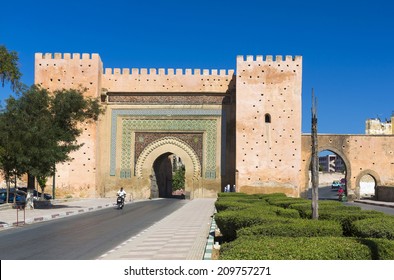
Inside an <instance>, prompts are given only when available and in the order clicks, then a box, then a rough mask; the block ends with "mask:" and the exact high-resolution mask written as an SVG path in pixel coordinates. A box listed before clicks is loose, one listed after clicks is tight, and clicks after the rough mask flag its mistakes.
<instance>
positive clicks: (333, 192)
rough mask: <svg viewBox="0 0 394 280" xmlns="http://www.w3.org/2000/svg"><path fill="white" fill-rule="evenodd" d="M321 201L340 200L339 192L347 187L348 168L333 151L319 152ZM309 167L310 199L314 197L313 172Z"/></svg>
mask: <svg viewBox="0 0 394 280" xmlns="http://www.w3.org/2000/svg"><path fill="white" fill-rule="evenodd" d="M318 156H319V199H322V200H323V199H333V200H334V199H338V190H339V188H340V187H342V188H343V189H344V191H345V193H347V191H346V189H347V188H346V187H347V184H346V183H347V181H346V178H347V166H346V162H345V160H344V159H343V158H342V157H341V156H340V155H339V154H337V153H335V152H334V151H332V150H329V149H326V150H321V151H320V152H319V155H318ZM311 167H312V166H311V165H310V166H309V189H308V198H311V197H312V191H311V188H312V182H311V181H312V180H311V178H312V172H311Z"/></svg>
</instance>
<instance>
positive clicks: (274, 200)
mask: <svg viewBox="0 0 394 280" xmlns="http://www.w3.org/2000/svg"><path fill="white" fill-rule="evenodd" d="M266 200H267V202H268V203H269V204H272V205H275V206H279V207H283V208H289V206H290V205H292V204H300V203H311V202H310V200H308V199H304V198H292V197H287V198H282V197H269V198H266Z"/></svg>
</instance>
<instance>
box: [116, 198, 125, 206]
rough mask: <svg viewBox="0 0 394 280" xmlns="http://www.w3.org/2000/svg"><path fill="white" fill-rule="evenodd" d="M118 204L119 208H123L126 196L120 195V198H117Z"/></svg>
mask: <svg viewBox="0 0 394 280" xmlns="http://www.w3.org/2000/svg"><path fill="white" fill-rule="evenodd" d="M116 205H117V207H118V209H123V206H124V197H123V196H118V198H117V199H116Z"/></svg>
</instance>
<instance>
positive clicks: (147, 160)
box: [135, 136, 201, 197]
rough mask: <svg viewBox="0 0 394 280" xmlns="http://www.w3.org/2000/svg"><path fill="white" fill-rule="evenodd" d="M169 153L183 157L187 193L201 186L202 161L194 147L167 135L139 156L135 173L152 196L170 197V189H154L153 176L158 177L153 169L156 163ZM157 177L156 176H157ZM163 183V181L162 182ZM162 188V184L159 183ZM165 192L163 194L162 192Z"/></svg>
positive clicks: (150, 145)
mask: <svg viewBox="0 0 394 280" xmlns="http://www.w3.org/2000/svg"><path fill="white" fill-rule="evenodd" d="M169 154H176V155H177V156H179V157H180V158H181V159H182V162H183V164H184V165H185V170H186V173H185V192H186V195H187V196H189V195H190V194H192V193H194V190H195V189H198V188H199V181H200V178H201V163H200V160H199V158H198V155H197V154H196V152H195V151H194V150H193V148H192V147H191V146H190V145H188V144H187V143H186V142H184V141H182V140H180V139H179V138H176V137H172V136H167V137H163V138H161V139H158V140H156V141H154V142H153V143H151V144H149V145H148V146H147V147H146V148H145V149H144V150H143V151H142V153H141V155H140V156H139V157H138V160H137V163H136V167H135V173H136V177H137V178H138V180H139V182H140V184H141V185H143V186H146V188H147V189H146V190H144V192H149V191H150V192H151V194H150V196H151V197H158V196H160V197H168V196H169V194H168V190H167V189H166V190H164V191H159V190H158V191H157V193H156V191H155V190H154V189H152V182H150V181H151V180H152V177H156V175H157V172H156V174H155V171H154V170H152V169H154V168H152V167H153V166H154V163H155V162H156V161H157V160H158V159H160V158H167V156H168V155H169ZM155 179H156V178H155ZM161 184H163V183H161ZM158 185H159V186H158V188H160V187H161V186H160V184H158ZM164 188H165V187H164ZM161 193H163V194H161Z"/></svg>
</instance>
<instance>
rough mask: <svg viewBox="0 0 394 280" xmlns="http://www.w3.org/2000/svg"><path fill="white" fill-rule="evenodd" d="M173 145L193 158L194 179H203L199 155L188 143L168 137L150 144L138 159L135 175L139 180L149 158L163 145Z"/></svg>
mask: <svg viewBox="0 0 394 280" xmlns="http://www.w3.org/2000/svg"><path fill="white" fill-rule="evenodd" d="M168 144H169V145H173V146H176V147H178V148H180V149H182V150H183V151H185V152H186V153H187V154H188V155H189V156H190V158H191V160H192V163H193V177H201V163H200V160H199V159H198V156H197V154H196V153H195V151H194V150H193V148H192V147H190V145H189V144H187V143H186V142H184V141H182V140H180V139H178V138H176V137H173V136H168V137H164V138H161V139H159V140H156V141H154V142H153V143H151V144H149V145H148V146H147V147H146V148H145V149H144V150H143V151H142V152H141V154H140V156H139V157H138V160H137V162H136V165H135V174H136V176H137V177H138V178H141V177H142V170H143V166H144V164H145V161H146V159H147V157H148V156H149V155H150V154H151V153H152V152H153V151H154V150H155V149H157V148H159V147H160V146H163V145H168Z"/></svg>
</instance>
